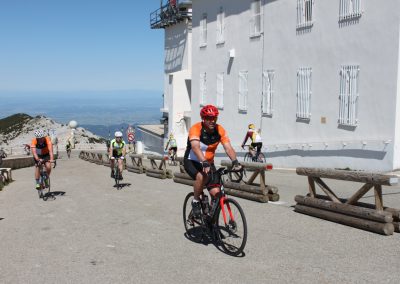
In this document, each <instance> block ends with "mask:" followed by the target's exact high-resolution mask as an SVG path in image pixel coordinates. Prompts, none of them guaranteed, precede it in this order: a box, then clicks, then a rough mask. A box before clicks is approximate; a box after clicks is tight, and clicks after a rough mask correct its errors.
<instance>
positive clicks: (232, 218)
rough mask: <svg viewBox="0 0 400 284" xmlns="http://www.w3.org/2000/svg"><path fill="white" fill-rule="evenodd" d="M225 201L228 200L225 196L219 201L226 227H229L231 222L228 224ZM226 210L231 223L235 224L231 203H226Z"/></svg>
mask: <svg viewBox="0 0 400 284" xmlns="http://www.w3.org/2000/svg"><path fill="white" fill-rule="evenodd" d="M225 200H226V197H225V196H223V197H221V198H220V199H219V206H220V207H221V211H222V216H223V218H224V223H225V226H226V225H229V223H230V222H227V219H226V217H227V214H226V212H225V206H224V204H225ZM226 208H227V209H228V213H229V217H230V221H231V222H235V220H234V217H233V214H232V210H231V206H230V205H229V203H226Z"/></svg>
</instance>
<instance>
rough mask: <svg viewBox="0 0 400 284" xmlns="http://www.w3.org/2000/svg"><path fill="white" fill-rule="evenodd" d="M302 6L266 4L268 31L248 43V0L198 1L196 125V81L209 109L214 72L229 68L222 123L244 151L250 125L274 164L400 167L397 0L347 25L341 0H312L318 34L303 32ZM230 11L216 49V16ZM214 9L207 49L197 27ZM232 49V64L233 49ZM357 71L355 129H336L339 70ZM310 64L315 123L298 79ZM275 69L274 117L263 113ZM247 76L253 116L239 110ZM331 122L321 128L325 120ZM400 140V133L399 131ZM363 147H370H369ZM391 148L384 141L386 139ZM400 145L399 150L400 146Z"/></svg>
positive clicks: (195, 106) (195, 107) (373, 0)
mask: <svg viewBox="0 0 400 284" xmlns="http://www.w3.org/2000/svg"><path fill="white" fill-rule="evenodd" d="M296 2H297V1H293V0H276V1H268V0H266V1H263V4H264V5H263V14H264V16H263V30H264V33H263V34H262V35H261V36H260V37H257V38H250V37H249V20H250V15H251V13H250V9H249V8H250V3H251V1H250V0H219V1H216V0H194V1H193V72H192V93H193V96H192V123H195V122H196V121H198V120H199V115H198V113H199V110H200V105H199V78H200V73H201V72H207V101H206V102H207V103H212V104H215V103H216V85H217V84H216V76H217V73H218V72H225V78H224V108H223V110H221V116H220V120H219V122H220V123H221V124H223V125H224V127H225V128H226V129H227V130H228V133H229V134H230V137H231V140H232V143H233V145H234V146H235V148H236V149H237V150H239V147H238V146H239V145H240V143H241V142H242V139H243V136H244V134H245V131H246V129H247V125H248V124H249V123H255V124H256V125H257V127H261V129H262V133H263V139H264V146H265V147H264V149H263V150H264V151H265V152H267V157H268V160H269V161H270V162H272V163H274V165H275V166H276V167H296V166H321V167H338V168H346V167H349V168H352V169H366V170H391V169H393V168H396V167H399V166H398V164H399V162H397V161H398V159H399V158H398V156H399V154H396V157H395V156H394V152H393V149H394V143H399V142H400V141H399V139H395V129H396V121H399V120H398V119H397V116H399V115H398V114H397V115H396V107H397V104H398V102H397V94H398V81H399V78H398V66H399V60H398V56H399V13H398V11H399V8H400V7H399V6H400V3H399V1H396V0H389V1H385V2H384V4H383V2H382V1H379V0H369V1H362V2H363V11H364V13H363V15H362V16H361V18H359V19H358V20H356V21H353V22H346V23H344V24H340V23H339V21H338V19H339V0H337V1H336V0H335V1H333V0H332V1H315V5H314V10H313V17H314V24H313V26H312V28H311V29H309V30H303V31H298V30H296ZM220 6H222V7H223V8H224V10H225V44H224V45H217V44H216V35H215V31H216V15H217V12H218V11H219V7H220ZM203 13H207V21H208V25H207V46H206V47H203V48H200V47H199V37H200V32H199V22H200V19H201V18H202V15H203ZM230 49H235V53H236V55H235V58H233V60H229V57H228V51H229V50H230ZM350 64H357V65H359V66H360V81H359V94H360V96H359V105H358V121H359V123H358V125H357V126H356V127H343V126H341V125H339V124H338V114H339V83H340V78H339V71H340V67H341V65H350ZM300 67H311V68H312V98H311V113H312V116H311V119H310V121H308V122H299V121H297V120H296V91H297V77H296V73H297V70H298V68H300ZM263 69H264V70H265V69H274V70H275V81H274V84H275V88H274V112H273V115H272V116H271V117H262V116H261V95H262V70H263ZM241 70H247V71H248V74H249V80H248V86H249V96H248V111H247V113H239V112H238V73H239V71H241ZM322 117H324V118H325V119H326V123H321V118H322ZM398 136H400V135H398ZM363 142H364V144H363ZM384 142H386V143H387V144H386V143H384ZM397 148H399V147H398V146H396V149H397Z"/></svg>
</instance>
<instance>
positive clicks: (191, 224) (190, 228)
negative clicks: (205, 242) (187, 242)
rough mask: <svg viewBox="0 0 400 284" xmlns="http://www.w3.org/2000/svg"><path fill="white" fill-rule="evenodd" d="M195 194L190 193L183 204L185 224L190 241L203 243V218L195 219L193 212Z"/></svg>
mask: <svg viewBox="0 0 400 284" xmlns="http://www.w3.org/2000/svg"><path fill="white" fill-rule="evenodd" d="M193 197H194V193H193V192H190V193H189V194H188V195H186V197H185V201H184V202H183V224H184V225H185V230H186V234H187V236H188V238H189V239H191V240H193V241H195V242H197V243H198V242H201V240H202V239H203V227H204V225H203V224H204V223H203V218H194V216H193V212H192V201H193Z"/></svg>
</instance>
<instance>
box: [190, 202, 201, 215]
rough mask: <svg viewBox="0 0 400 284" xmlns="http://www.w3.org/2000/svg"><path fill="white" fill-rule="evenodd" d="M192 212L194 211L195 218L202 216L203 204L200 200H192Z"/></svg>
mask: <svg viewBox="0 0 400 284" xmlns="http://www.w3.org/2000/svg"><path fill="white" fill-rule="evenodd" d="M192 212H193V217H194V218H200V215H201V204H200V201H199V202H193V201H192Z"/></svg>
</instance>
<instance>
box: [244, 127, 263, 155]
mask: <svg viewBox="0 0 400 284" xmlns="http://www.w3.org/2000/svg"><path fill="white" fill-rule="evenodd" d="M255 128H256V127H255V126H254V124H252V123H251V124H249V130H248V131H247V133H246V136H245V137H244V140H243V143H242V148H243V149H244V145H245V144H246V142H247V139H249V138H250V140H251V144H250V147H252V148H253V149H255V148H256V149H257V155H259V154H260V152H261V148H262V139H261V135H260V133H259V132H258V131H256V129H255Z"/></svg>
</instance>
